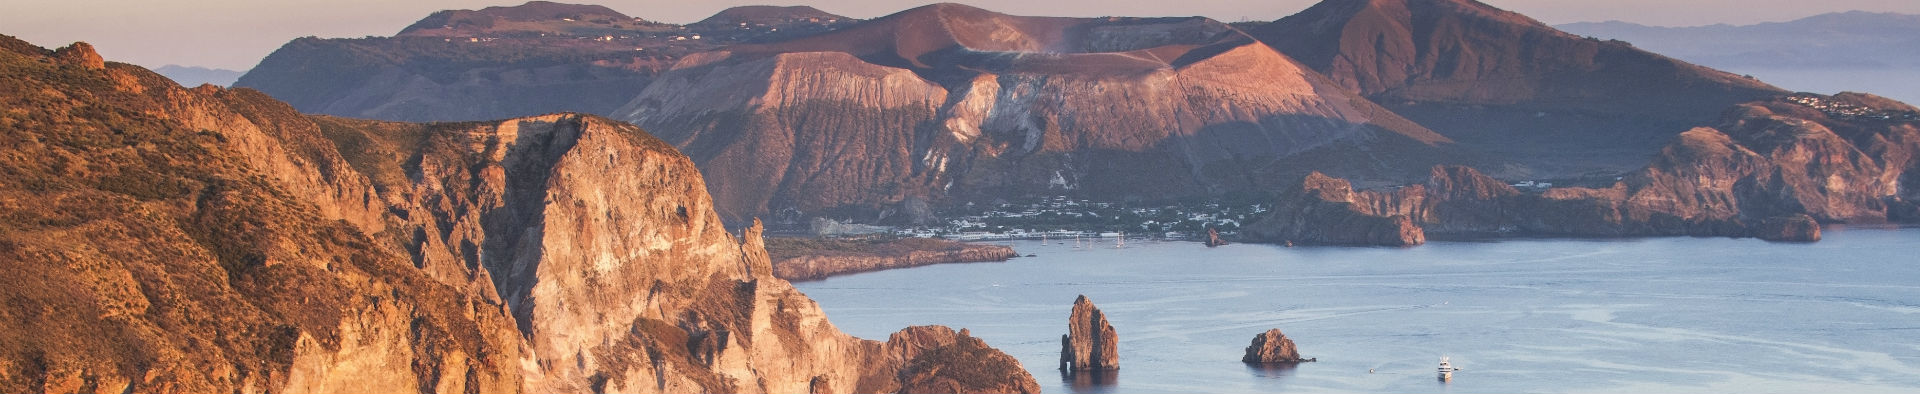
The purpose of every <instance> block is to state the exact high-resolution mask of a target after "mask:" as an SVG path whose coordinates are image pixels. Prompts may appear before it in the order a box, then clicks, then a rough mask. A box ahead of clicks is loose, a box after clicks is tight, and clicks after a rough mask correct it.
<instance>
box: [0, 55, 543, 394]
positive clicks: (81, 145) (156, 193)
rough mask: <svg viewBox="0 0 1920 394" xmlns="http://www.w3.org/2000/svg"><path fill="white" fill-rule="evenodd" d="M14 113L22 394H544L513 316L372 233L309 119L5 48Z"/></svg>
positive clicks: (5, 255) (13, 267) (10, 365)
mask: <svg viewBox="0 0 1920 394" xmlns="http://www.w3.org/2000/svg"><path fill="white" fill-rule="evenodd" d="M256 96H257V95H256ZM0 101H4V102H5V104H4V105H5V107H7V108H10V109H11V110H9V111H6V112H5V113H3V114H0V129H3V130H6V132H5V133H4V137H0V138H4V139H6V142H5V143H4V144H0V146H4V148H0V151H3V152H4V153H3V154H0V161H3V162H4V164H3V165H0V168H3V169H4V170H0V171H5V174H6V175H5V176H0V221H4V225H0V271H4V272H0V281H5V282H6V284H5V285H6V286H7V287H8V289H9V290H8V291H7V292H6V293H5V295H4V297H5V302H4V303H0V317H3V318H0V337H4V338H0V391H9V392H83V391H84V392H240V391H248V392H267V391H275V392H280V391H299V392H425V391H434V392H470V391H482V392H500V391H518V390H522V386H521V382H522V380H523V375H522V373H523V371H522V370H521V369H519V368H515V367H514V365H515V364H516V363H517V362H518V360H520V359H522V357H525V356H526V355H527V353H526V351H527V348H526V347H525V346H523V345H522V343H521V341H520V339H519V335H517V334H518V333H517V332H515V330H514V329H513V320H512V319H511V318H509V317H508V316H507V315H506V314H505V313H503V312H502V308H504V305H502V304H500V303H499V302H498V301H497V300H495V299H493V298H491V297H489V296H487V295H483V294H479V293H476V292H472V291H470V290H469V289H467V288H463V287H460V286H456V285H449V284H447V283H444V282H440V281H436V280H434V279H433V278H431V277H429V275H427V274H426V273H425V272H422V271H420V270H418V269H416V268H414V267H413V266H412V264H411V263H410V262H409V261H408V259H407V258H406V252H405V251H404V249H402V248H400V247H398V246H397V245H396V244H394V243H391V242H387V241H386V239H385V238H384V237H383V235H382V234H379V233H378V232H377V231H368V230H369V229H372V228H378V227H380V226H382V223H381V222H382V221H381V220H380V219H379V218H380V216H381V215H380V214H379V212H380V211H379V210H369V209H367V205H366V204H361V203H360V201H361V199H362V198H371V197H373V195H372V194H371V190H370V189H368V188H366V187H365V185H366V183H365V182H364V181H358V182H356V181H354V180H351V179H350V178H351V177H345V178H347V179H342V178H336V176H339V175H342V174H341V173H342V172H350V171H351V170H350V169H347V168H346V166H345V165H344V164H342V163H341V162H340V160H339V157H338V156H337V155H335V154H332V151H331V150H325V149H321V150H318V151H315V150H308V149H307V148H314V147H321V148H324V147H325V146H326V143H325V140H324V139H321V138H319V137H318V136H317V135H315V133H314V131H315V130H314V129H313V128H312V127H311V123H308V124H307V126H308V127H305V128H302V127H282V126H284V125H283V124H280V123H278V122H281V121H288V122H300V121H301V120H302V119H304V118H303V117H299V116H297V114H296V116H295V117H293V118H283V117H280V116H278V115H279V113H278V112H275V111H271V110H264V109H263V108H264V107H269V106H273V105H276V104H277V103H271V102H265V103H262V102H255V101H252V98H251V97H249V96H247V95H233V94H222V92H220V91H218V90H217V89H196V90H185V89H182V88H180V87H179V86H178V85H175V84H174V83H173V82H171V81H169V80H167V79H166V78H164V77H161V76H159V75H158V74H154V73H151V72H149V71H147V70H144V69H140V68H138V67H134V66H130V65H126V64H120V63H110V62H103V61H101V60H100V57H99V55H97V54H94V53H93V51H92V50H91V48H90V47H88V46H87V45H85V44H75V45H73V46H70V47H67V48H62V49H61V50H59V51H47V50H44V49H41V48H37V47H34V46H32V45H30V44H27V43H25V42H22V41H19V40H15V39H13V38H12V37H5V36H0ZM282 107H283V105H282ZM288 112H290V111H288ZM374 200H375V201H377V200H378V199H377V198H375V199H374Z"/></svg>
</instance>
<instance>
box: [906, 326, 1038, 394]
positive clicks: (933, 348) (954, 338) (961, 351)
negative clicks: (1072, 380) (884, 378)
mask: <svg viewBox="0 0 1920 394" xmlns="http://www.w3.org/2000/svg"><path fill="white" fill-rule="evenodd" d="M887 348H888V351H889V353H890V354H892V355H893V357H895V359H896V360H905V364H904V365H903V366H902V367H901V368H900V371H899V373H898V374H897V377H896V379H897V380H898V381H899V382H900V387H899V389H898V390H895V392H899V393H1039V392H1040V384H1039V382H1038V381H1036V380H1034V379H1033V375H1031V374H1028V373H1027V370H1026V368H1023V367H1021V366H1020V362H1019V361H1018V360H1015V359H1014V358H1013V356H1009V355H1007V354H1006V353H1004V352H1001V351H999V350H996V349H994V348H992V347H988V346H987V345H986V343H985V342H982V341H980V339H979V338H974V337H973V336H972V335H971V333H969V332H967V330H965V329H962V330H960V332H958V333H955V332H954V331H953V329H950V328H947V327H943V326H914V327H907V328H906V329H904V330H900V332H897V333H894V334H893V336H891V337H889V338H888V339H887Z"/></svg>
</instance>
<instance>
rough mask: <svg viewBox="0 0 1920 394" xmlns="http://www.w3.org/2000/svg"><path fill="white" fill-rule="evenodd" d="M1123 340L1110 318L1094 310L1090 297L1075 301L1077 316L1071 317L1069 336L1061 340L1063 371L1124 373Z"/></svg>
mask: <svg viewBox="0 0 1920 394" xmlns="http://www.w3.org/2000/svg"><path fill="white" fill-rule="evenodd" d="M1119 344H1120V336H1119V334H1115V333H1114V331H1113V324H1112V323H1108V322H1107V315H1106V314H1103V313H1100V308H1099V307H1096V306H1093V301H1092V300H1088V299H1087V296H1085V295H1082V296H1080V298H1078V299H1075V300H1073V313H1072V314H1071V315H1068V316H1067V333H1066V334H1064V335H1061V336H1060V370H1061V371H1065V372H1067V373H1073V372H1076V371H1108V370H1115V369H1120V350H1119V349H1120V347H1119V346H1120V345H1119Z"/></svg>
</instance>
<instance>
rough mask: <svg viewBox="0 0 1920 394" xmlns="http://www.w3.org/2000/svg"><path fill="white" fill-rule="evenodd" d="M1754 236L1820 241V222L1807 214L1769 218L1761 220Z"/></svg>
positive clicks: (1771, 239) (1785, 239)
mask: <svg viewBox="0 0 1920 394" xmlns="http://www.w3.org/2000/svg"><path fill="white" fill-rule="evenodd" d="M1753 236H1754V238H1759V239H1764V240H1768V241H1782V242H1819V241H1820V222H1818V221H1815V220H1813V217H1812V216H1807V215H1794V216H1786V217H1774V218H1767V219H1766V220H1761V221H1760V226H1759V227H1758V228H1756V229H1754V234H1753Z"/></svg>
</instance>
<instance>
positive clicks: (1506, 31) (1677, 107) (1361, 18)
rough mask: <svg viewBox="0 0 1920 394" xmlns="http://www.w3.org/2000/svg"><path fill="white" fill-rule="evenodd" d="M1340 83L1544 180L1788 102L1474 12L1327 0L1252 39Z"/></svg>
mask: <svg viewBox="0 0 1920 394" xmlns="http://www.w3.org/2000/svg"><path fill="white" fill-rule="evenodd" d="M1251 34H1252V35H1254V36H1255V37H1259V38H1260V39H1261V40H1262V41H1264V42H1265V43H1266V44H1267V45H1270V46H1272V47H1274V48H1276V49H1278V50H1280V52H1283V53H1286V54H1287V55H1289V56H1293V57H1294V58H1296V59H1300V61H1301V63H1303V64H1306V65H1307V66H1308V67H1311V68H1313V69H1314V70H1316V71H1319V72H1321V73H1324V74H1325V75H1326V76H1327V77H1328V78H1330V79H1332V80H1333V81H1334V82H1335V83H1337V84H1339V85H1341V86H1343V87H1345V88H1347V89H1351V90H1353V91H1355V92H1358V93H1360V94H1361V95H1363V96H1365V97H1367V98H1368V99H1371V100H1374V101H1375V102H1379V103H1382V104H1385V105H1387V107H1388V108H1389V109H1392V110H1393V111H1394V112H1396V113H1399V114H1401V115H1404V116H1407V117H1408V118H1409V119H1412V120H1414V121H1415V122H1419V123H1420V124H1421V125H1424V126H1426V127H1429V128H1432V129H1434V130H1435V131H1439V132H1440V133H1441V134H1444V135H1446V136H1448V137H1449V138H1452V139H1454V140H1455V141H1458V142H1460V143H1461V144H1462V145H1463V146H1466V147H1471V148H1473V149H1480V150H1484V151H1486V152H1489V153H1491V154H1492V156H1494V157H1495V158H1497V159H1499V160H1502V161H1506V162H1505V163H1503V164H1504V165H1502V166H1500V167H1485V168H1488V169H1494V168H1497V169H1500V170H1501V171H1500V172H1501V173H1502V175H1503V176H1525V177H1531V178H1535V179H1539V178H1552V177H1561V176H1578V175H1582V174H1586V173H1589V172H1593V171H1605V172H1624V171H1630V170H1632V169H1634V168H1637V167H1639V166H1640V165H1641V164H1643V163H1645V161H1644V160H1645V158H1646V152H1651V151H1654V150H1656V149H1659V147H1660V144H1662V143H1664V142H1665V141H1667V140H1669V139H1671V138H1672V136H1673V134H1674V133H1675V132H1677V131H1681V130H1686V129H1687V128H1689V127H1695V126H1705V125H1708V124H1711V123H1712V122H1713V121H1714V119H1715V117H1716V116H1718V114H1720V113H1721V111H1723V110H1724V109H1725V108H1727V107H1729V106H1732V105H1735V104H1739V103H1743V102H1748V101H1753V100H1761V99H1765V98H1768V97H1772V96H1774V95H1778V94H1782V93H1786V92H1785V91H1782V90H1780V89H1778V88H1775V87H1772V86H1769V85H1767V84H1765V83H1762V82H1760V81H1757V80H1753V79H1751V78H1747V77H1741V76H1738V75H1733V74H1729V73H1726V72H1721V71H1718V70H1713V69H1710V68H1706V67H1700V66H1696V65H1693V64H1688V63H1686V62H1683V61H1679V60H1675V59H1671V58H1668V57H1665V56H1661V55H1659V54H1654V53H1651V52H1647V51H1643V50H1640V49H1636V48H1634V47H1633V46H1632V45H1630V44H1628V43H1625V42H1620V41H1602V40H1597V39H1592V38H1586V37H1580V36H1576V35H1572V34H1567V33H1564V32H1561V31H1559V30H1556V29H1554V28H1553V27H1551V26H1547V25H1546V24H1543V23H1540V22H1539V21H1536V20H1533V19H1532V18H1528V17H1526V16H1524V15H1520V14H1517V13H1513V12H1509V11H1505V10H1501V9H1498V8H1494V7H1492V6H1489V5H1487V4H1485V3H1482V2H1479V1H1473V0H1326V1H1321V2H1319V3H1318V4H1315V5H1314V6H1313V7H1311V8H1308V9H1307V10H1305V11H1301V12H1300V13H1298V14H1294V15H1292V16H1288V17H1286V18H1282V19H1280V20H1277V21H1274V22H1272V23H1268V24H1265V25H1263V26H1260V27H1258V28H1254V29H1252V30H1251Z"/></svg>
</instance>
